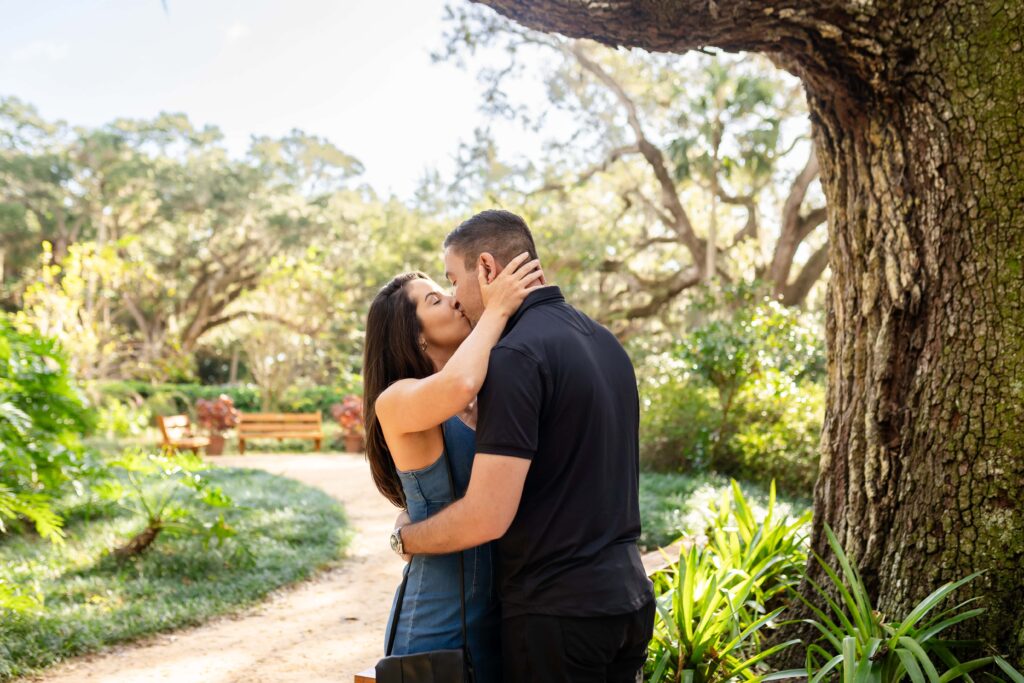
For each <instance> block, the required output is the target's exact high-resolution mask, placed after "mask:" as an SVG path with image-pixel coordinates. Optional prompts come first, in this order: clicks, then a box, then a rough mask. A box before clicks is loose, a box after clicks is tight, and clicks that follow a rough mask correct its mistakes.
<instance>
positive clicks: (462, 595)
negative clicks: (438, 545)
mask: <svg viewBox="0 0 1024 683" xmlns="http://www.w3.org/2000/svg"><path fill="white" fill-rule="evenodd" d="M441 444H442V445H443V447H444V450H443V451H442V453H441V457H443V458H444V462H445V465H447V469H448V486H449V487H451V491H452V502H453V503H454V502H455V498H456V496H455V477H454V475H453V474H452V461H451V458H450V457H449V455H448V438H447V437H446V436H445V434H444V424H442V425H441ZM463 555H464V552H459V602H460V604H461V607H462V649H464V650H465V651H466V655H467V659H468V655H469V639H468V638H467V637H466V633H467V630H466V560H465V557H464V556H463ZM404 574H405V576H403V577H402V587H401V588H399V589H398V601H397V605H396V607H395V616H394V617H393V618H392V620H391V632H390V633H388V647H387V650H386V651H385V653H384V654H385V655H386V656H387V657H390V656H391V649H392V648H393V647H394V645H395V635H396V634H397V633H398V619H399V617H401V616H402V603H403V601H404V600H405V587H406V585H407V584H408V583H409V572H408V567H407V568H406V571H405V572H404Z"/></svg>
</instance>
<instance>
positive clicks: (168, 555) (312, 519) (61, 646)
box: [0, 469, 349, 680]
mask: <svg viewBox="0 0 1024 683" xmlns="http://www.w3.org/2000/svg"><path fill="white" fill-rule="evenodd" d="M204 476H207V477H208V478H210V479H211V480H212V481H213V482H214V483H217V484H220V485H221V486H222V487H223V489H224V492H225V493H227V494H228V495H229V496H231V497H232V498H233V499H234V502H235V504H236V507H234V508H232V509H230V510H227V511H226V514H225V517H226V518H227V521H228V522H229V524H230V525H231V526H232V527H234V528H235V529H236V530H237V531H238V536H236V537H235V538H233V539H229V540H228V541H226V542H225V543H224V545H223V546H222V547H220V548H218V547H217V546H216V545H211V547H210V548H203V546H202V544H201V543H200V542H199V541H198V540H197V539H195V538H184V537H165V536H163V535H162V536H160V537H158V538H157V540H156V542H155V543H154V544H153V546H151V547H150V548H149V550H148V551H147V552H146V553H145V554H143V555H142V556H141V557H137V558H135V559H133V560H129V561H127V562H125V563H124V564H121V565H118V564H117V563H116V562H114V561H113V559H112V558H111V557H109V556H108V555H107V552H108V551H109V550H110V549H112V548H114V547H117V546H118V545H120V544H121V543H122V542H123V541H124V540H126V539H127V538H129V537H131V536H132V535H133V534H134V533H135V532H136V531H138V530H139V528H140V527H141V526H142V521H141V520H140V519H138V518H132V517H131V516H130V515H128V513H126V512H123V511H122V510H121V509H120V508H114V507H106V508H103V509H101V510H99V511H93V512H92V513H91V515H92V517H91V519H86V518H84V516H83V514H82V513H78V514H77V516H72V517H71V518H70V519H69V520H68V524H67V532H68V538H67V542H66V543H65V544H64V545H63V546H53V545H50V544H48V543H46V542H43V541H41V540H40V539H38V538H36V537H33V536H25V535H12V536H8V537H6V538H5V539H4V540H3V541H2V542H0V585H2V583H7V584H8V585H12V584H13V585H14V586H20V587H29V590H31V589H32V587H34V588H35V589H36V590H38V592H39V593H40V594H41V595H42V597H43V599H44V604H43V607H42V608H41V609H39V610H36V611H34V612H28V613H24V614H16V615H11V614H5V615H3V616H2V620H0V680H4V679H7V678H10V677H13V676H17V675H21V674H25V673H28V672H31V671H33V670H36V669H40V668H42V667H45V666H47V665H49V664H52V663H54V662H57V661H59V660H61V659H64V658H67V657H70V656H73V655H78V654H82V653H85V652H90V651H94V650H98V649H100V648H102V647H103V646H105V645H109V644H112V643H116V642H119V641H125V640H131V639H134V638H138V637H140V636H145V635H149V634H152V633H155V632H157V631H163V630H168V629H173V628H179V627H182V626H189V625H193V624H198V623H200V622H202V621H205V620H207V619H209V618H210V617H212V616H214V615H218V614H223V613H226V612H231V611H233V610H236V609H238V608H240V607H243V606H246V605H249V604H252V603H254V602H256V601H258V600H259V599H260V598H262V597H264V596H265V595H266V594H267V593H269V592H270V591H271V590H273V589H275V588H278V587H280V586H284V585H286V584H289V583H293V582H295V581H299V580H301V579H304V578H307V577H308V576H310V575H311V574H312V573H313V572H314V571H316V570H317V569H319V568H322V567H324V566H327V565H329V564H331V563H332V562H334V561H336V560H338V559H340V557H341V556H342V554H343V551H344V549H345V546H346V545H347V543H348V540H349V532H348V530H347V525H346V521H345V516H344V513H343V511H342V509H341V507H340V506H339V505H338V503H337V502H336V501H334V500H333V499H332V498H330V497H329V496H328V495H327V494H326V493H323V492H321V491H319V490H317V489H314V488H311V487H309V486H306V485H304V484H301V483H299V482H296V481H293V480H291V479H286V478H284V477H278V476H274V475H271V474H267V473H265V472H261V471H256V470H241V469H223V470H215V471H210V472H205V473H204ZM239 539H241V541H242V543H240V542H239ZM243 543H244V545H245V548H247V549H248V551H245V550H243V548H242V544H243Z"/></svg>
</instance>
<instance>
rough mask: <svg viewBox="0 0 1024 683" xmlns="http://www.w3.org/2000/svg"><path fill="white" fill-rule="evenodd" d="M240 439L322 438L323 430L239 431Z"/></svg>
mask: <svg viewBox="0 0 1024 683" xmlns="http://www.w3.org/2000/svg"><path fill="white" fill-rule="evenodd" d="M238 437H239V438H240V439H245V440H246V441H250V440H252V439H322V438H324V435H323V433H322V432H258V433H255V434H253V433H251V432H248V433H241V432H240V433H239V434H238Z"/></svg>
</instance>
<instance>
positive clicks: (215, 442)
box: [206, 434, 225, 455]
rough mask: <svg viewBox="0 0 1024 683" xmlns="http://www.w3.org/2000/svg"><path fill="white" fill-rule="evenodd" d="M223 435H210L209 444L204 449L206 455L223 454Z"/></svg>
mask: <svg viewBox="0 0 1024 683" xmlns="http://www.w3.org/2000/svg"><path fill="white" fill-rule="evenodd" d="M224 443H225V439H224V435H223V434H210V443H209V445H208V446H207V447H206V454H207V455H220V454H221V453H223V452H224Z"/></svg>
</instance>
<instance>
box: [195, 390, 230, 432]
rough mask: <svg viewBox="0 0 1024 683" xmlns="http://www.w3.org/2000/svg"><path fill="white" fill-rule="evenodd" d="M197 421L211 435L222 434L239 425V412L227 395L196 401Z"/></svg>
mask: <svg viewBox="0 0 1024 683" xmlns="http://www.w3.org/2000/svg"><path fill="white" fill-rule="evenodd" d="M196 420H197V421H198V422H199V424H201V425H203V427H204V428H205V429H206V430H207V431H208V432H210V433H211V434H222V433H223V432H225V431H227V430H228V429H231V428H232V427H235V426H236V425H237V424H238V410H237V409H236V408H235V403H234V401H232V400H231V397H230V396H228V395H227V394H221V395H220V396H218V397H217V398H215V399H206V398H201V399H199V400H198V401H196Z"/></svg>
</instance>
